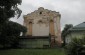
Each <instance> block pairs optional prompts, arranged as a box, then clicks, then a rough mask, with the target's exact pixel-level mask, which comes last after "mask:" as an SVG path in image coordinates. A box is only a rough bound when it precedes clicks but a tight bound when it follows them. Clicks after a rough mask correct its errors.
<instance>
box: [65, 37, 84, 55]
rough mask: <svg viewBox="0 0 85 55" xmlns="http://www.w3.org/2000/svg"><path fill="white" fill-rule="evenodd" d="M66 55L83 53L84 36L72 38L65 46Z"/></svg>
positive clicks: (82, 54)
mask: <svg viewBox="0 0 85 55" xmlns="http://www.w3.org/2000/svg"><path fill="white" fill-rule="evenodd" d="M66 50H67V55H85V37H83V38H81V39H79V38H73V39H72V41H71V42H70V43H69V44H68V45H67V46H66Z"/></svg>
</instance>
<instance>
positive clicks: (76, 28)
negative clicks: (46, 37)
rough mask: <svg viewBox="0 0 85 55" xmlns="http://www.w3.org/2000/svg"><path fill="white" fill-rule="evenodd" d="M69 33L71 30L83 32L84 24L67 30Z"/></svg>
mask: <svg viewBox="0 0 85 55" xmlns="http://www.w3.org/2000/svg"><path fill="white" fill-rule="evenodd" d="M69 30H70V31H72V30H85V22H83V23H80V24H78V25H76V26H74V27H72V28H70V29H69Z"/></svg>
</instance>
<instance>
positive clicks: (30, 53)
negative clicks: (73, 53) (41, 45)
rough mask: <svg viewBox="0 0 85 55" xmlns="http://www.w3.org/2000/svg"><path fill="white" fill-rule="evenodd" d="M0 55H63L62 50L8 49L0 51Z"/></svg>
mask: <svg viewBox="0 0 85 55" xmlns="http://www.w3.org/2000/svg"><path fill="white" fill-rule="evenodd" d="M0 55H65V52H64V50H62V49H10V50H0Z"/></svg>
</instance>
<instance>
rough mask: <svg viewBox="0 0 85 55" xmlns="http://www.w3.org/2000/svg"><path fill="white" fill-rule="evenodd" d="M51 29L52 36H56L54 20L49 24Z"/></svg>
mask: <svg viewBox="0 0 85 55" xmlns="http://www.w3.org/2000/svg"><path fill="white" fill-rule="evenodd" d="M49 29H50V35H51V36H54V35H55V31H54V21H53V20H50V22H49Z"/></svg>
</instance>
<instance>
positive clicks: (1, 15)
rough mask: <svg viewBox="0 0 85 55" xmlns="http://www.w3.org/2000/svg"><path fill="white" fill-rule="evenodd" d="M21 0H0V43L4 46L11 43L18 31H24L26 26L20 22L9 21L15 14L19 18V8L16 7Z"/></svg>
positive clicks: (18, 33)
mask: <svg viewBox="0 0 85 55" xmlns="http://www.w3.org/2000/svg"><path fill="white" fill-rule="evenodd" d="M21 2H22V0H0V44H1V45H3V46H5V45H7V44H13V43H14V41H16V39H17V37H18V36H19V35H20V32H25V31H26V28H25V27H23V26H22V25H20V24H17V23H15V22H11V21H9V19H10V18H11V17H14V16H15V14H17V15H18V17H17V18H19V16H20V14H21V12H22V11H21V10H20V9H19V8H18V5H20V4H21Z"/></svg>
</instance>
